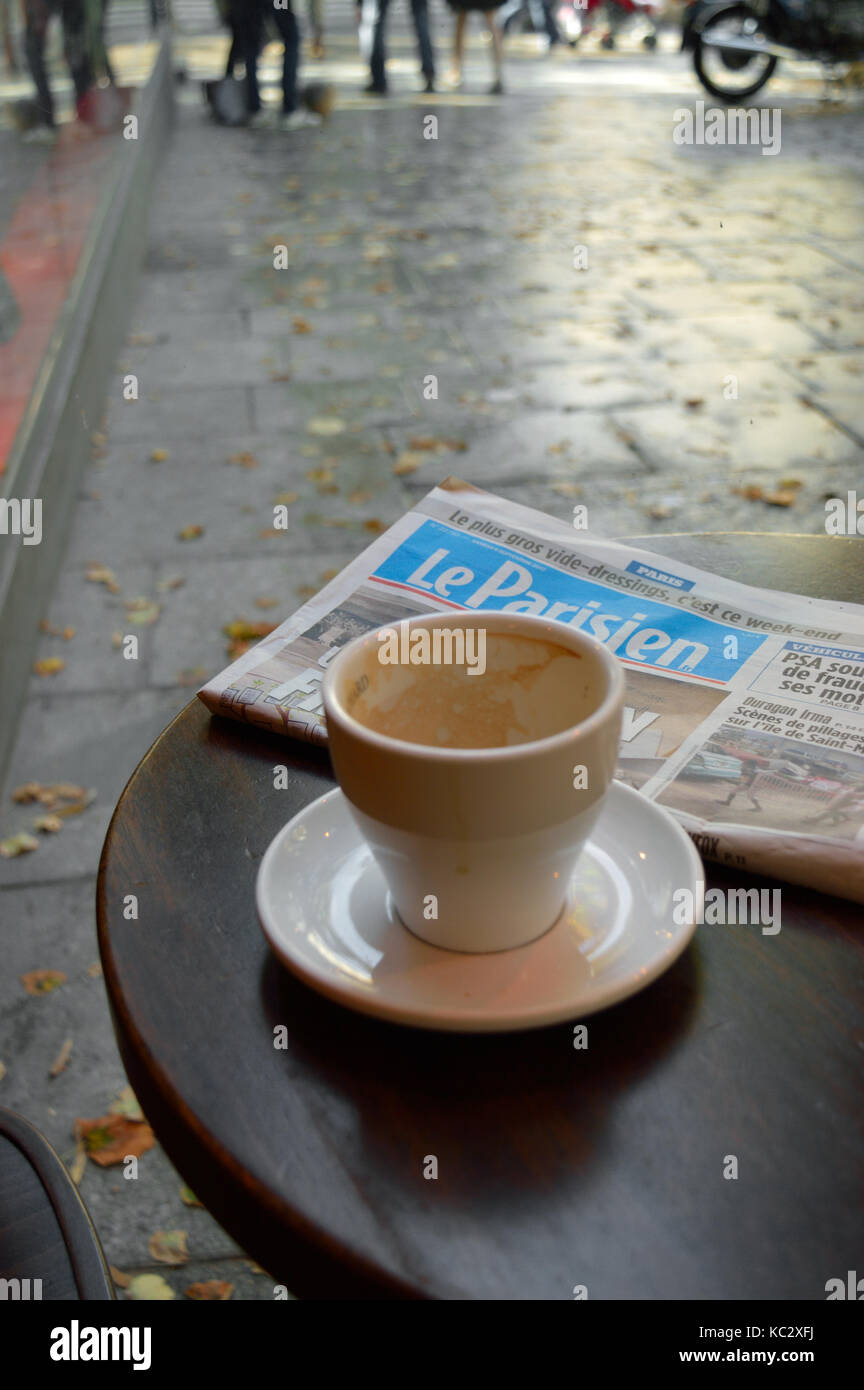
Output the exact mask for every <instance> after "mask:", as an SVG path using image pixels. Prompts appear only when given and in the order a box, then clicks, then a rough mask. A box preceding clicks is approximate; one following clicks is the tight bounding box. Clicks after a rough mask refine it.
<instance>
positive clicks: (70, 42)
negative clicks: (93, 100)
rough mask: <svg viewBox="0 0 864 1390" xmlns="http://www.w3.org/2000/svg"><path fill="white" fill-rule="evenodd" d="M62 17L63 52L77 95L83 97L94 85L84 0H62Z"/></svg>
mask: <svg viewBox="0 0 864 1390" xmlns="http://www.w3.org/2000/svg"><path fill="white" fill-rule="evenodd" d="M60 17H61V20H62V23H63V52H64V54H65V57H66V63H67V66H68V68H69V71H70V73H71V74H72V81H73V83H74V84H75V96H76V97H82V96H83V95H84V93H85V92H86V91H87V90H88V88H90V87H92V85H93V68H92V66H91V64H90V54H89V51H88V47H87V15H86V11H85V7H84V0H60Z"/></svg>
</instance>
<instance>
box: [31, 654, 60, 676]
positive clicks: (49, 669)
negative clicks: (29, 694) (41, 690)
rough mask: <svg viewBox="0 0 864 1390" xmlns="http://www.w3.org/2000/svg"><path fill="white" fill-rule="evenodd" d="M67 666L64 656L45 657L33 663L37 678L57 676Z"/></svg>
mask: <svg viewBox="0 0 864 1390" xmlns="http://www.w3.org/2000/svg"><path fill="white" fill-rule="evenodd" d="M65 666H66V662H65V661H64V660H63V658H62V656H43V657H41V658H40V659H39V661H34V662H33V671H34V673H35V674H36V675H37V676H56V675H58V674H59V673H60V672H61V671H62V670H63V669H64V668H65Z"/></svg>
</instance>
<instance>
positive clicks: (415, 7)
mask: <svg viewBox="0 0 864 1390" xmlns="http://www.w3.org/2000/svg"><path fill="white" fill-rule="evenodd" d="M411 18H412V19H413V21H414V29H415V32H416V34H417V47H418V48H419V50H420V71H421V72H422V74H423V76H424V77H425V78H426V81H427V82H432V81H434V79H435V52H434V49H433V48H432V39H431V38H430V36H429V7H428V5H427V2H426V0H411Z"/></svg>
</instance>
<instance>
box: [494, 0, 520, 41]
mask: <svg viewBox="0 0 864 1390" xmlns="http://www.w3.org/2000/svg"><path fill="white" fill-rule="evenodd" d="M524 8H525V0H506V3H505V4H504V5H502V6H501V8H500V9H499V11H498V23H499V25H500V27H501V33H502V34H506V33H507V29H508V27H509V25H510V24H511V23H512V21H513V20H514V19H515V18H516V16H517V15H519V14H521V13H522V11H523V10H524Z"/></svg>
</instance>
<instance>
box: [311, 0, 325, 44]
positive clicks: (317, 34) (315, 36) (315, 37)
mask: <svg viewBox="0 0 864 1390" xmlns="http://www.w3.org/2000/svg"><path fill="white" fill-rule="evenodd" d="M309 27H310V29H311V30H312V54H313V56H314V57H315V58H323V57H324V0H309Z"/></svg>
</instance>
